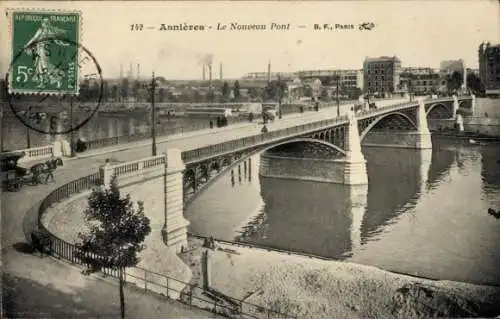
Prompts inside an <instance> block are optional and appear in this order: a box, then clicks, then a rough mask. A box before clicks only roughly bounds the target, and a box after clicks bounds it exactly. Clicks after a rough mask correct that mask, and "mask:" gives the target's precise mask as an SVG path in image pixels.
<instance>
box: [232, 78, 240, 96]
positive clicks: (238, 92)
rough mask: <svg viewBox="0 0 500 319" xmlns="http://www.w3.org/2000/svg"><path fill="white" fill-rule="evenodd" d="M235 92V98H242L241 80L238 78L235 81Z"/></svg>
mask: <svg viewBox="0 0 500 319" xmlns="http://www.w3.org/2000/svg"><path fill="white" fill-rule="evenodd" d="M233 94H234V99H235V100H238V99H239V98H240V82H239V81H238V80H236V81H234V87H233Z"/></svg>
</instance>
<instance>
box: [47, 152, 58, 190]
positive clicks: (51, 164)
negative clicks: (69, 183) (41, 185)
mask: <svg viewBox="0 0 500 319" xmlns="http://www.w3.org/2000/svg"><path fill="white" fill-rule="evenodd" d="M45 165H46V170H47V176H46V177H45V184H47V183H48V182H49V178H50V179H51V181H52V182H54V181H55V179H54V170H55V169H56V168H57V159H56V158H55V157H54V156H53V155H52V157H51V158H50V160H48V161H47V162H45Z"/></svg>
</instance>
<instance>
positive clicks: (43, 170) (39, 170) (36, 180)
mask: <svg viewBox="0 0 500 319" xmlns="http://www.w3.org/2000/svg"><path fill="white" fill-rule="evenodd" d="M63 165H64V163H63V161H62V159H61V158H60V157H58V158H53V159H50V160H48V161H46V162H45V163H38V164H35V165H33V166H31V167H30V169H29V170H30V172H31V174H33V175H32V176H33V177H32V183H33V185H38V184H40V183H41V182H42V181H41V180H40V178H42V176H43V174H47V176H46V178H45V184H47V182H48V179H49V177H52V180H53V179H54V175H52V171H54V170H55V169H56V168H57V167H58V166H63Z"/></svg>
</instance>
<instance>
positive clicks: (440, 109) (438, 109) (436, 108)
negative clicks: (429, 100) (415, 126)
mask: <svg viewBox="0 0 500 319" xmlns="http://www.w3.org/2000/svg"><path fill="white" fill-rule="evenodd" d="M431 112H433V113H438V114H446V115H449V118H451V117H453V114H452V112H451V111H450V109H449V108H448V107H446V105H444V104H443V103H436V104H433V105H431V106H430V107H429V109H427V112H425V115H427V117H429V115H430V114H431Z"/></svg>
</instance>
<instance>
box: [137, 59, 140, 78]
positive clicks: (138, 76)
mask: <svg viewBox="0 0 500 319" xmlns="http://www.w3.org/2000/svg"><path fill="white" fill-rule="evenodd" d="M139 78H140V67H139V63H137V81H139Z"/></svg>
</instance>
